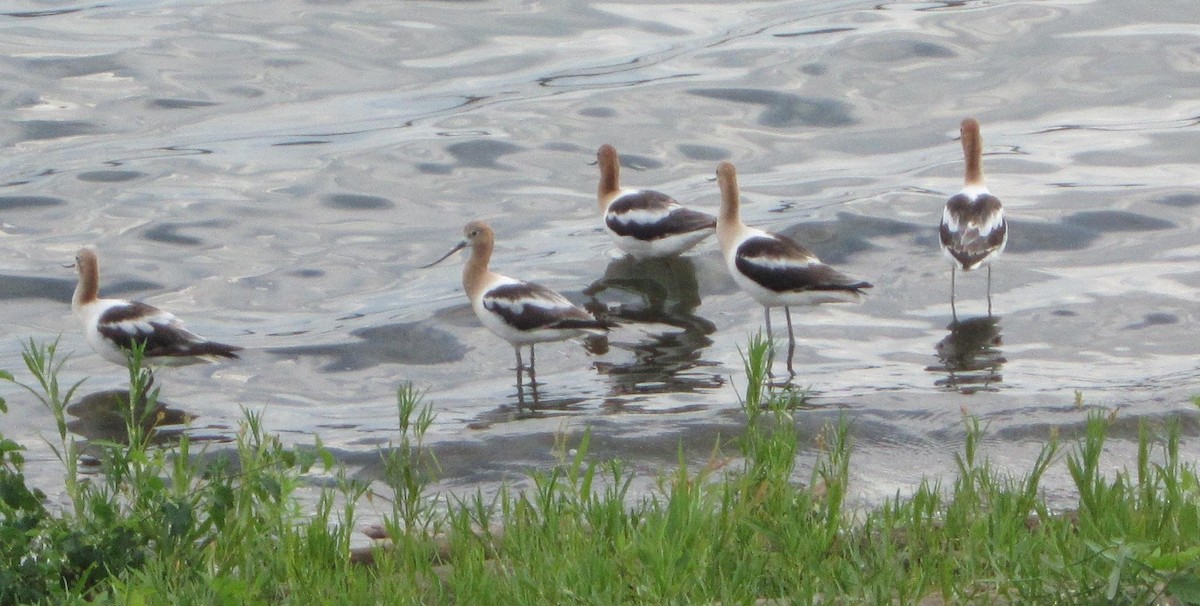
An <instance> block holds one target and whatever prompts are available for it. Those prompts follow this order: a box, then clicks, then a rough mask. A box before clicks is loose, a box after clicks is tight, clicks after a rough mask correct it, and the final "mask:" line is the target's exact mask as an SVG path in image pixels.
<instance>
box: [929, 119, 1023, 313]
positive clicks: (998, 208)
mask: <svg viewBox="0 0 1200 606" xmlns="http://www.w3.org/2000/svg"><path fill="white" fill-rule="evenodd" d="M960 132H961V133H962V148H963V158H964V160H965V161H966V169H965V171H964V176H963V188H962V189H961V190H959V192H958V193H957V194H954V195H953V196H951V198H950V199H949V200H947V201H946V207H945V208H944V209H943V210H942V225H941V228H940V230H939V235H940V240H941V246H942V252H943V253H945V255H946V257H947V258H948V259H950V263H951V265H950V313H951V315H952V316H953V317H954V321H955V322H957V321H958V310H957V309H956V308H955V304H954V274H955V270H956V266H957V267H961V268H962V270H963V271H964V272H966V271H971V270H972V269H975V268H977V267H980V266H982V265H987V268H988V277H987V302H988V315H989V316H990V315H992V265H991V263H992V261H995V260H996V258H997V257H999V256H1000V253H1002V252H1004V247H1005V246H1006V245H1007V244H1008V221H1007V220H1005V218H1004V206H1003V205H1001V204H1000V200H999V199H998V198H996V196H993V195H992V194H991V192H989V191H988V188H987V185H984V182H983V138H982V137H981V136H980V134H979V122H978V121H976V120H975V119H974V118H967V119H966V120H963V121H962V125H961V127H960Z"/></svg>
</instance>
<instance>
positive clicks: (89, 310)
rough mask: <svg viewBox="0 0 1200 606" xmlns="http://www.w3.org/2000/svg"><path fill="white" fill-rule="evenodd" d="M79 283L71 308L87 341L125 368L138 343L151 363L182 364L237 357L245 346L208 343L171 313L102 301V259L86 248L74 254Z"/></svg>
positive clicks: (137, 304) (130, 303)
mask: <svg viewBox="0 0 1200 606" xmlns="http://www.w3.org/2000/svg"><path fill="white" fill-rule="evenodd" d="M75 269H76V270H77V271H78V272H79V283H78V284H77V285H76V286H75V294H74V296H73V297H72V298H71V309H72V310H73V311H74V312H75V315H77V316H79V317H80V318H81V319H82V320H83V327H84V338H85V339H86V340H87V343H88V345H91V347H92V349H93V350H95V351H96V353H98V354H100V356H101V357H102V358H104V359H105V360H108V361H110V362H113V363H115V364H120V365H121V366H126V365H127V364H128V362H129V358H128V356H129V352H130V350H131V348H132V347H133V344H134V343H143V344H144V350H143V353H142V355H143V356H144V359H145V360H146V361H147V362H150V363H159V364H165V365H180V364H188V363H194V362H199V361H204V360H208V361H212V360H216V359H218V358H237V357H238V355H237V353H236V352H237V351H240V350H241V349H242V348H241V347H238V346H236V345H226V344H224V343H217V342H214V341H209V340H208V339H205V338H204V337H201V336H200V335H197V334H196V333H194V332H192V331H190V330H188V329H187V328H186V327H184V325H183V322H181V321H180V320H179V318H176V317H175V316H174V315H173V314H171V313H169V312H166V311H163V310H161V309H159V308H157V307H154V306H153V305H148V304H146V303H142V302H140V301H126V300H125V299H101V298H100V261H99V259H98V257H97V256H96V250H95V249H94V248H92V247H90V246H85V247H84V248H82V249H80V250H79V252H78V253H76V254H75Z"/></svg>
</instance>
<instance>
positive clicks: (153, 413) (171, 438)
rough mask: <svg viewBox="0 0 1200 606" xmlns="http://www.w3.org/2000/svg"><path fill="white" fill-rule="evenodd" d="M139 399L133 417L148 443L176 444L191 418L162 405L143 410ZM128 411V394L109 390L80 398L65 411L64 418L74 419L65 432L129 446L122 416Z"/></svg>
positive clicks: (175, 409)
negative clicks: (68, 430) (147, 435)
mask: <svg viewBox="0 0 1200 606" xmlns="http://www.w3.org/2000/svg"><path fill="white" fill-rule="evenodd" d="M146 406H147V404H146V400H145V399H144V398H143V399H142V400H141V401H140V402H138V403H137V406H135V407H134V410H133V416H134V418H135V419H137V420H138V422H139V423H140V425H141V427H142V430H143V431H145V432H147V433H148V434H149V435H150V440H151V443H153V444H167V443H171V442H176V441H178V439H179V435H180V434H181V433H183V431H184V429H185V427H186V425H187V424H188V423H190V422H191V421H192V419H193V418H194V417H193V416H192V415H190V414H188V413H186V412H184V411H182V410H179V409H178V408H172V407H170V406H168V405H167V404H165V403H163V402H162V401H158V402H155V404H154V409H153V410H149V409H147V408H146ZM127 410H129V390H128V389H110V390H106V391H98V392H95V393H90V394H87V395H86V396H83V397H82V398H80V399H79V400H78V401H76V402H75V403H73V404H71V405H70V406H68V407H67V414H69V415H71V416H72V417H74V418H73V419H71V420H70V421H68V422H67V429H70V430H71V432H72V433H74V434H75V435H78V436H82V437H84V438H86V439H87V440H90V441H93V442H96V441H104V442H114V443H117V444H127V443H129V429H128V427H127V426H126V424H125V414H126V411H127Z"/></svg>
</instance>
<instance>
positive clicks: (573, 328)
mask: <svg viewBox="0 0 1200 606" xmlns="http://www.w3.org/2000/svg"><path fill="white" fill-rule="evenodd" d="M495 243H496V234H495V232H493V231H492V228H491V227H489V226H488V224H487V223H484V222H483V221H472V222H470V223H468V224H467V225H466V227H464V228H463V240H462V242H459V243H458V245H457V246H455V247H454V248H453V249H451V250H450V252H448V253H446V254H445V255H443V256H442V258H440V259H438V260H437V261H434V262H433V263H430V264H429V265H426V266H425V267H432V266H434V265H437V264H438V263H441V262H442V261H444V260H446V259H447V258H448V257H449V256H450V255H452V254H454V253H456V252H458V251H460V250H462V249H464V248H467V247H470V248H471V256H470V258H469V259H468V260H467V264H466V266H465V267H464V268H463V274H462V280H463V289H464V290H466V292H467V298H469V299H470V300H471V309H473V310H474V311H475V316H476V317H478V318H479V321H480V322H481V323H482V324H483V325H484V326H485V327H486V328H487V329H488V330H490V331H492V333H493V334H495V335H496V336H498V337H500V338H501V339H504V340H505V341H508V343H509V344H510V345H512V346H513V350H514V351H515V352H516V356H517V396H518V398H519V401H520V402H521V403H522V404H523V403H524V399H525V394H524V388H523V385H522V377H521V373H522V370H524V369H526V368H528V370H529V382H530V385H531V386H532V388H533V397H534V403H535V404H536V403H537V376H536V375H535V372H536V371H535V358H534V345H536V344H538V343H545V342H548V341H564V340H566V339H571V338H574V337H579V336H583V335H585V334H588V333H593V334H597V333H598V334H603V333H604V331H607V330H608V329H609V328H611V327H612V326H613V324H612V323H611V322H607V321H605V320H597V319H596V318H595V317H594V316H592V314H590V313H588V312H587V311H586V310H584V309H583V308H581V307H577V306H576V305H574V304H573V303H571V302H570V301H568V300H567V298H566V297H564V296H562V295H560V294H558V293H557V292H554V291H553V290H550V289H549V288H546V287H545V286H542V285H540V284H534V283H532V282H523V281H521V280H516V279H514V278H510V277H508V276H502V275H500V274H497V273H492V272H491V271H490V270H489V269H488V263H489V262H490V261H491V258H492V249H493V248H494V247H495ZM525 345H528V346H529V366H528V367H526V366H525V364H524V362H523V360H522V359H521V347H523V346H525Z"/></svg>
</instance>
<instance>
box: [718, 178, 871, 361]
mask: <svg viewBox="0 0 1200 606" xmlns="http://www.w3.org/2000/svg"><path fill="white" fill-rule="evenodd" d="M717 182H718V183H719V184H720V186H721V213H720V214H719V215H717V239H718V240H719V241H720V243H721V252H722V254H723V255H724V256H725V267H726V268H727V269H728V270H729V274H730V275H732V276H733V281H734V282H736V283H737V285H738V286H740V287H741V289H742V290H744V291H746V293H747V294H749V295H750V296H751V297H752V298H753V299H754V300H755V301H758V303H759V305H762V306H763V310H764V313H765V315H766V319H767V340H768V341H770V342H772V343H774V341H773V340H772V336H771V308H772V307H782V308H783V314H784V317H786V318H787V325H788V361H787V368H788V374H789V375H791V376H795V374H796V372H795V371H794V370H793V369H792V356H793V355H794V354H795V352H796V335H795V334H794V333H793V331H792V313H791V311H790V310H789V307H790V306H792V305H815V304H818V303H829V302H847V301H848V302H854V301H859V300H860V299H861V297H862V295H863V294H864V293H863V290H864V289H867V288H871V284H870V283H868V282H863V281H862V280H855V279H853V278H850V277H848V276H846V275H844V274H842V273H841V272H839V271H837V270H836V269H834V268H832V267H830V266H828V265H826V264H824V263H822V262H821V260H820V259H818V258H817V256H816V255H814V254H812V253H811V252H809V251H808V249H806V248H804V247H803V246H800V245H799V244H797V243H796V242H795V241H794V240H792V239H791V238H788V237H786V236H781V235H779V234H773V233H769V232H765V231H762V230H760V229H754V228H753V227H747V226H746V225H745V224H744V223H742V218H741V214H740V213H739V210H738V204H739V200H738V185H737V170H736V169H735V168H734V167H733V165H732V164H730V163H729V162H722V163H721V164H720V165H718V166H717ZM769 364H770V363H768V369H767V370H768V373H770V365H769Z"/></svg>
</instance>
